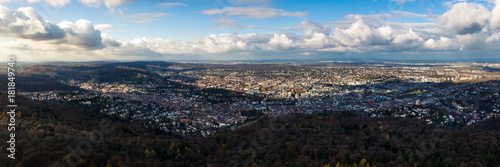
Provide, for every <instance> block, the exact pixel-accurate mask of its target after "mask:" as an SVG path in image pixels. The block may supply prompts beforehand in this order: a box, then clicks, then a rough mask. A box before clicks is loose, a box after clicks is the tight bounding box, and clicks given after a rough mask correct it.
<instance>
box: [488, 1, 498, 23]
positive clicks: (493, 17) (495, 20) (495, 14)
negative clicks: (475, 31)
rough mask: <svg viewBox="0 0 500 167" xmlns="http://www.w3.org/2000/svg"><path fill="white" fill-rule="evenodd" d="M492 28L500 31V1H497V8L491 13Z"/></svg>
mask: <svg viewBox="0 0 500 167" xmlns="http://www.w3.org/2000/svg"><path fill="white" fill-rule="evenodd" d="M490 26H491V28H492V29H500V0H496V1H495V7H494V8H493V10H492V11H491V19H490Z"/></svg>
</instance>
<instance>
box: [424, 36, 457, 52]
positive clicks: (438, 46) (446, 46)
mask: <svg viewBox="0 0 500 167" xmlns="http://www.w3.org/2000/svg"><path fill="white" fill-rule="evenodd" d="M424 47H425V48H428V49H430V50H456V49H458V48H459V47H460V44H459V43H458V42H456V41H454V40H452V39H450V38H447V37H443V36H441V38H440V39H436V40H434V39H432V38H431V39H428V40H427V41H425V43H424Z"/></svg>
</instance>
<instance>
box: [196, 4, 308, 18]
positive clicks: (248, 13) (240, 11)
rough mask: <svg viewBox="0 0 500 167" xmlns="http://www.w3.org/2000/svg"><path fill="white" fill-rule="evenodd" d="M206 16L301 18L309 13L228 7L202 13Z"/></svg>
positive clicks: (264, 8)
mask: <svg viewBox="0 0 500 167" xmlns="http://www.w3.org/2000/svg"><path fill="white" fill-rule="evenodd" d="M201 13H202V14H205V15H224V16H243V17H245V18H255V19H264V18H271V17H285V16H289V17H301V16H307V15H308V14H309V13H308V12H288V11H285V10H281V9H274V8H266V7H226V8H223V9H210V10H204V11H201Z"/></svg>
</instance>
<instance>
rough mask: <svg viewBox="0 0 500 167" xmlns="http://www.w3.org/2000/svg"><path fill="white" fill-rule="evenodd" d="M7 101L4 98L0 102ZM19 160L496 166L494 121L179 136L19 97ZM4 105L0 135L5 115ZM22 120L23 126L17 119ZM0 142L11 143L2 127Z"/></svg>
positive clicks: (294, 125) (275, 125)
mask: <svg viewBox="0 0 500 167" xmlns="http://www.w3.org/2000/svg"><path fill="white" fill-rule="evenodd" d="M5 97H6V95H5V94H0V99H1V103H2V104H6V101H5V100H6V99H5ZM18 104H19V107H18V108H17V110H18V111H21V114H19V115H18V116H17V117H16V118H18V120H16V122H18V123H19V124H18V125H16V126H17V127H16V130H17V131H16V139H17V143H16V149H17V151H16V160H10V159H8V158H7V154H8V152H7V151H6V143H5V142H1V144H0V150H1V151H0V166H108V165H111V166H255V165H257V166H325V165H326V166H336V165H339V166H348V165H351V166H497V165H499V156H498V155H500V147H499V146H498V138H499V137H500V132H499V131H498V127H499V126H498V119H493V120H490V121H487V122H481V123H478V124H476V125H475V126H474V127H462V128H454V129H449V128H447V127H439V126H436V125H433V126H430V125H426V124H424V123H423V122H421V121H420V120H417V119H393V118H384V119H361V118H357V117H356V116H350V115H349V114H347V113H335V112H334V113H322V114H320V115H317V114H313V115H295V114H292V115H287V116H281V117H278V118H266V117H262V118H260V119H257V120H253V121H249V122H248V123H246V124H243V125H240V126H239V127H236V128H235V129H236V130H234V131H231V130H227V132H223V133H219V134H216V135H214V136H211V137H208V138H203V137H189V138H182V137H177V136H172V135H169V134H164V133H161V132H156V131H152V130H148V129H145V128H143V127H142V126H141V125H137V124H135V123H130V122H119V121H112V120H110V119H108V118H106V117H105V116H101V115H99V114H97V113H96V112H94V111H91V110H88V109H86V108H85V107H84V106H83V105H82V106H79V105H72V106H70V105H65V104H55V103H41V102H32V101H29V100H23V99H21V98H20V99H19V102H18ZM4 106H5V105H2V106H1V107H2V116H1V124H2V126H1V127H6V123H7V117H8V116H7V115H6V112H7V108H5V107H4ZM19 117H20V118H19ZM0 132H1V133H0V138H1V139H2V140H7V139H8V136H7V135H8V132H7V128H2V129H0Z"/></svg>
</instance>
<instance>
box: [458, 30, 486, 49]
mask: <svg viewBox="0 0 500 167" xmlns="http://www.w3.org/2000/svg"><path fill="white" fill-rule="evenodd" d="M486 33H487V32H479V33H474V34H464V35H457V39H458V40H459V41H460V45H461V46H460V50H480V49H484V48H486V45H485V42H486V39H487V38H488V35H487V34H486Z"/></svg>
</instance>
